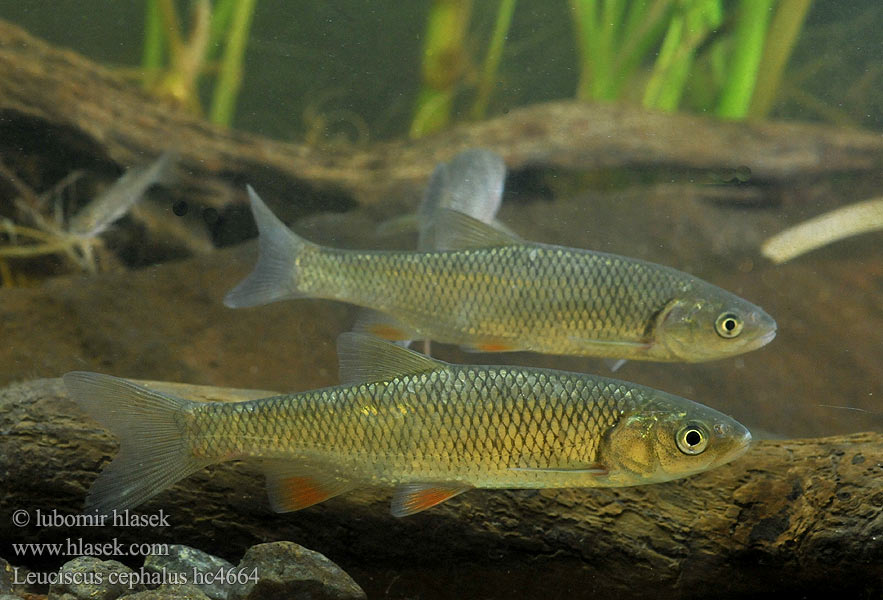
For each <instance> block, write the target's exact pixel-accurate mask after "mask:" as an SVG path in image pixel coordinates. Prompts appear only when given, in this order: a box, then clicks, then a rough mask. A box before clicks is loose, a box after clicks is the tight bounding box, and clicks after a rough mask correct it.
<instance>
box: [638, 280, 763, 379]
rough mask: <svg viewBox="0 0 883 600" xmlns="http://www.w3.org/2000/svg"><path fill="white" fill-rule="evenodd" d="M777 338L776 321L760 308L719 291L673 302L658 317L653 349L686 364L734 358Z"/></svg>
mask: <svg viewBox="0 0 883 600" xmlns="http://www.w3.org/2000/svg"><path fill="white" fill-rule="evenodd" d="M774 337H776V321H775V320H773V318H772V317H771V316H769V315H768V314H767V313H766V312H764V311H763V309H761V308H760V307H758V306H755V305H754V304H752V303H750V302H748V301H746V300H743V299H742V298H739V297H738V296H736V295H734V294H730V293H729V292H725V291H724V290H721V289H719V288H712V289H711V290H709V291H708V293H704V294H691V295H688V296H685V297H680V298H676V299H674V300H671V301H670V302H669V303H668V304H667V305H666V307H665V308H664V309H663V310H662V311H661V312H660V313H659V316H658V318H657V320H656V327H655V331H654V336H653V338H654V345H659V346H662V347H663V348H665V350H667V354H668V355H669V356H670V357H671V358H673V359H675V360H682V361H686V362H701V361H706V360H716V359H719V358H726V357H728V356H735V355H737V354H742V353H743V352H750V351H751V350H756V349H757V348H760V347H761V346H765V345H766V344H768V343H769V342H771V341H772V340H773V338H774Z"/></svg>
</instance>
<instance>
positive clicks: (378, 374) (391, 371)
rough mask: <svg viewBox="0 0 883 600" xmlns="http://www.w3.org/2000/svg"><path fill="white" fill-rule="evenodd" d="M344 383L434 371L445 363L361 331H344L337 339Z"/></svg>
mask: <svg viewBox="0 0 883 600" xmlns="http://www.w3.org/2000/svg"><path fill="white" fill-rule="evenodd" d="M337 357H338V361H339V365H340V382H341V383H342V384H356V383H365V382H368V381H381V380H384V379H392V378H393V377H401V376H402V375H413V374H415V373H424V372H426V371H434V370H435V369H438V368H439V367H442V366H444V365H445V363H443V362H441V361H438V360H435V359H433V358H430V357H428V356H426V355H424V354H420V353H419V352H414V351H412V350H408V349H407V348H402V347H401V346H397V345H395V344H391V343H389V342H386V341H383V340H382V339H380V338H377V337H374V336H372V335H365V334H362V333H351V332H350V333H342V334H340V336H338V338H337Z"/></svg>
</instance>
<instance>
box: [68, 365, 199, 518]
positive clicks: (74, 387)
mask: <svg viewBox="0 0 883 600" xmlns="http://www.w3.org/2000/svg"><path fill="white" fill-rule="evenodd" d="M63 379H64V384H65V386H66V387H67V390H68V393H69V394H70V396H71V397H72V398H73V399H74V400H76V402H77V403H78V404H79V405H80V407H81V408H82V409H83V410H85V411H86V412H87V413H88V414H89V416H91V417H92V418H93V419H95V420H96V421H98V422H99V423H101V424H102V425H104V426H105V427H107V428H108V429H110V430H111V432H113V434H114V435H115V436H116V437H118V438H119V440H120V452H119V454H117V456H116V457H115V458H114V459H113V460H112V461H111V462H110V464H109V465H107V467H105V468H104V470H103V471H101V473H99V474H98V478H97V479H96V480H95V483H94V484H93V485H92V489H91V490H90V491H89V495H88V497H87V498H86V512H93V511H97V512H98V513H100V514H107V513H109V512H110V511H111V510H113V509H117V510H124V509H127V508H133V507H135V506H138V505H139V504H141V503H143V502H145V501H147V500H148V499H150V498H152V497H153V496H155V495H156V494H158V493H159V492H161V491H162V490H164V489H165V488H167V487H169V486H171V485H172V484H174V483H175V482H177V481H179V480H181V479H183V478H184V477H187V476H188V475H190V474H191V473H193V472H195V471H198V470H199V469H201V468H203V467H205V466H207V465H209V464H210V461H207V460H205V459H196V458H194V457H193V456H192V454H191V453H190V451H189V447H188V441H187V439H186V435H187V434H186V431H185V430H184V428H183V426H182V425H181V411H183V410H185V409H186V408H187V407H188V406H189V405H190V404H191V403H190V401H188V400H183V399H181V398H175V397H174V396H167V395H166V394H161V393H159V392H154V391H152V390H148V389H147V388H144V387H141V386H140V385H136V384H134V383H131V382H129V381H126V380H125V379H119V378H117V377H111V376H110V375H100V374H98V373H86V372H83V371H75V372H72V373H68V374H66V375H65V376H64V377H63Z"/></svg>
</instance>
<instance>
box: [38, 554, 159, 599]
mask: <svg viewBox="0 0 883 600" xmlns="http://www.w3.org/2000/svg"><path fill="white" fill-rule="evenodd" d="M135 575H136V573H135V572H134V571H133V570H132V569H130V568H129V567H127V566H126V565H124V564H122V563H120V562H117V561H115V560H99V559H97V558H95V557H94V556H81V557H79V558H75V559H73V560H71V561H69V562H67V563H65V564H64V566H63V567H61V570H60V572H59V573H58V577H59V578H60V581H58V582H57V583H53V584H52V585H50V586H49V597H48V600H116V599H117V598H119V597H120V596H121V595H123V594H126V593H129V592H132V591H140V590H142V589H144V586H143V585H141V584H140V583H132V578H133V577H134V576H135Z"/></svg>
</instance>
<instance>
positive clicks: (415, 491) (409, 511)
mask: <svg viewBox="0 0 883 600" xmlns="http://www.w3.org/2000/svg"><path fill="white" fill-rule="evenodd" d="M468 489H469V488H468V487H462V486H451V485H445V484H437V483H409V484H406V485H402V486H399V487H398V488H396V492H395V495H394V496H393V498H392V506H391V507H390V512H391V513H392V515H393V516H394V517H407V516H408V515H413V514H415V513H419V512H421V511H424V510H426V509H427V508H432V507H433V506H435V505H436V504H441V503H442V502H444V501H445V500H450V499H451V498H453V497H454V496H456V495H458V494H462V493H463V492H465V491H466V490H468Z"/></svg>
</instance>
